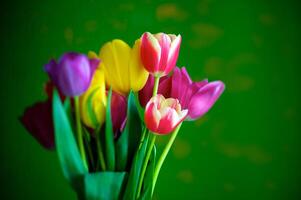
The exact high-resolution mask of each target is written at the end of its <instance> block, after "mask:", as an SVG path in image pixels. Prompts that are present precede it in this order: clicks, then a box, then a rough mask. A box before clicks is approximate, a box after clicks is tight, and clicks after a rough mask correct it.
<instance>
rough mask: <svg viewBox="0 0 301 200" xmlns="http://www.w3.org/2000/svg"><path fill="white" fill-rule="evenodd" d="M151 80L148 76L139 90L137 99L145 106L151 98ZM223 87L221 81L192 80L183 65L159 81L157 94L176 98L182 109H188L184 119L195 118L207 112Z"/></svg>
mask: <svg viewBox="0 0 301 200" xmlns="http://www.w3.org/2000/svg"><path fill="white" fill-rule="evenodd" d="M164 78H165V77H164ZM153 82H154V81H153V78H152V77H149V79H148V81H147V83H146V84H145V86H144V88H143V89H142V90H141V91H139V100H140V103H141V105H142V106H145V104H146V103H145V102H147V101H148V100H149V99H150V98H151V91H152V87H153V85H154V83H153ZM224 89H225V85H224V83H223V82H221V81H214V82H208V80H203V81H200V82H193V81H192V80H191V78H190V77H189V74H188V73H187V71H186V69H185V67H182V68H181V69H180V68H178V67H176V68H175V70H174V73H173V74H172V75H171V76H169V77H166V78H165V79H164V80H162V82H161V81H160V83H159V89H158V94H163V95H164V96H165V97H166V98H169V97H171V98H175V99H178V100H179V102H180V104H181V106H182V107H183V109H188V115H187V118H186V119H187V120H195V119H197V118H200V117H201V116H203V115H204V114H205V113H206V112H208V110H209V109H210V108H211V107H212V106H213V105H214V103H215V102H216V101H217V99H218V98H219V97H220V95H221V94H222V93H223V91H224Z"/></svg>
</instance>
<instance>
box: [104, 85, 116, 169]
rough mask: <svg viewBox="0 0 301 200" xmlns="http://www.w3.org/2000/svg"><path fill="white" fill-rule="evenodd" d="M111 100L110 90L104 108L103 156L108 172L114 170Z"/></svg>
mask: <svg viewBox="0 0 301 200" xmlns="http://www.w3.org/2000/svg"><path fill="white" fill-rule="evenodd" d="M111 99H112V88H111V89H110V91H109V94H108V102H107V108H106V127H105V128H106V130H105V138H104V152H105V153H104V154H105V160H106V164H107V170H108V171H114V170H115V147H114V131H113V125H112V117H111Z"/></svg>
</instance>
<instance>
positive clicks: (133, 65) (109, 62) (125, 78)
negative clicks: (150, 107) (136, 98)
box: [94, 39, 148, 95]
mask: <svg viewBox="0 0 301 200" xmlns="http://www.w3.org/2000/svg"><path fill="white" fill-rule="evenodd" d="M140 44H141V42H140V40H137V41H136V42H135V44H134V46H133V48H131V47H130V46H129V45H128V44H127V43H125V42H124V41H122V40H119V39H115V40H113V41H111V42H107V43H106V44H104V45H103V46H102V48H101V49H100V53H99V58H100V59H101V61H102V63H101V66H102V67H103V69H104V73H105V77H106V84H107V85H108V86H109V87H112V89H113V90H114V91H116V92H118V93H120V94H123V95H126V94H128V93H129V91H130V90H133V91H135V92H136V91H139V90H141V88H142V87H143V86H144V85H145V83H146V80H147V77H148V72H147V71H146V70H145V69H144V67H143V65H142V62H141V58H140ZM94 55H96V54H94Z"/></svg>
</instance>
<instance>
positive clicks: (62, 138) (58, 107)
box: [52, 91, 87, 187]
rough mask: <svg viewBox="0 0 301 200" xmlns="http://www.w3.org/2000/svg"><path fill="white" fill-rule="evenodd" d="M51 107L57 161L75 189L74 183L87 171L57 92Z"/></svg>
mask: <svg viewBox="0 0 301 200" xmlns="http://www.w3.org/2000/svg"><path fill="white" fill-rule="evenodd" d="M66 105H67V104H66ZM52 106H53V122H54V132H55V144H56V150H57V153H58V157H59V161H60V163H61V167H62V170H63V174H64V176H65V177H66V179H67V180H68V181H69V182H70V183H71V184H72V186H73V187H76V186H75V185H74V183H75V182H76V180H78V179H79V178H80V177H81V176H83V175H84V174H85V173H87V169H86V168H85V167H84V163H83V161H82V160H81V156H80V153H79V150H78V147H77V144H76V141H75V139H74V135H73V132H72V128H71V125H70V120H69V119H68V116H67V114H66V112H65V109H64V106H63V105H62V102H61V100H60V97H59V94H58V92H57V91H54V94H53V105H52ZM67 106H68V105H67Z"/></svg>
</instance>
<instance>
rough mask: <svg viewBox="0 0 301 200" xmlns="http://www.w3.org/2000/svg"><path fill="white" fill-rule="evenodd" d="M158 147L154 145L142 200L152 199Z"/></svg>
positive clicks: (144, 181)
mask: <svg viewBox="0 0 301 200" xmlns="http://www.w3.org/2000/svg"><path fill="white" fill-rule="evenodd" d="M156 152H157V151H156V146H155V145H154V147H153V150H152V155H151V157H150V160H149V163H148V166H147V169H146V173H145V176H144V180H143V188H142V192H141V197H140V198H139V199H141V200H149V199H152V188H153V175H154V171H155V167H156V154H157V153H156Z"/></svg>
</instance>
